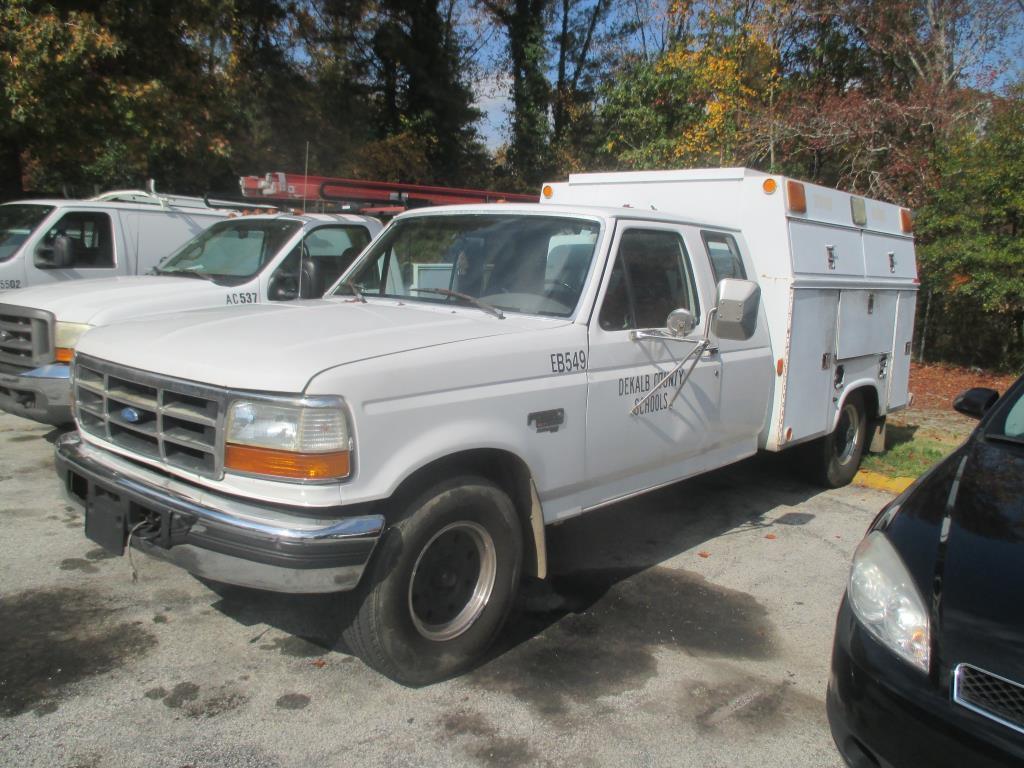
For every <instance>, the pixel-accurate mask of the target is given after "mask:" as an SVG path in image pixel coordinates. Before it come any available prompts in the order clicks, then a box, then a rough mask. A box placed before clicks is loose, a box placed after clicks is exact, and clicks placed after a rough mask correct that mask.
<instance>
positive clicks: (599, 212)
mask: <svg viewBox="0 0 1024 768" xmlns="http://www.w3.org/2000/svg"><path fill="white" fill-rule="evenodd" d="M453 213H467V214H489V215H500V214H502V213H508V214H516V215H521V214H535V215H537V216H557V215H563V216H586V217H589V218H593V219H599V220H601V221H602V222H604V221H610V220H612V219H640V220H643V221H654V222H660V223H664V224H680V225H690V226H707V227H715V228H716V229H725V230H731V231H738V230H737V228H736V226H735V225H732V224H728V223H725V222H722V221H708V220H706V219H701V220H699V221H698V220H696V219H694V218H691V217H688V216H679V215H677V214H672V213H665V212H663V211H658V210H651V209H644V208H630V207H628V206H619V207H615V206H605V205H563V204H559V203H546V204H540V203H483V204H474V205H444V206H438V207H436V208H420V209H417V210H414V211H406V212H405V213H402V214H399V215H398V216H396V217H395V219H396V220H401V219H410V218H419V217H422V216H450V215H452V214H453Z"/></svg>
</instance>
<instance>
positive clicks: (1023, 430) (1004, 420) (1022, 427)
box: [985, 386, 1024, 444]
mask: <svg viewBox="0 0 1024 768" xmlns="http://www.w3.org/2000/svg"><path fill="white" fill-rule="evenodd" d="M1003 398H1004V399H1002V400H1000V401H999V404H998V406H997V407H998V408H999V411H998V413H996V414H995V416H994V417H993V419H992V421H991V423H990V424H989V426H988V429H987V430H986V432H985V435H986V437H989V438H995V439H997V440H1006V441H1009V442H1014V443H1021V444H1024V386H1019V387H1016V388H1014V389H1011V390H1010V391H1009V392H1007V393H1006V395H1004V396H1003Z"/></svg>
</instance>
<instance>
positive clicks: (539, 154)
mask: <svg viewBox="0 0 1024 768" xmlns="http://www.w3.org/2000/svg"><path fill="white" fill-rule="evenodd" d="M550 2H551V0H479V3H480V5H481V6H482V7H483V8H484V9H485V10H486V11H487V12H488V13H489V14H490V15H491V17H492V18H493V19H494V20H495V21H496V22H497V23H498V24H499V25H500V26H501V27H502V28H503V29H504V31H505V34H506V37H507V39H508V56H509V61H510V64H511V67H510V68H511V70H512V141H511V143H510V146H509V148H508V153H507V157H508V162H509V166H510V168H509V175H510V177H511V180H512V182H513V184H514V185H515V186H518V187H520V188H523V189H532V188H535V187H536V186H537V184H539V183H540V182H541V181H543V179H544V178H546V177H547V175H548V174H549V173H550V170H551V159H550V144H549V137H550V127H549V122H548V110H549V108H550V105H551V89H550V86H549V84H548V80H547V77H546V76H545V70H546V67H547V62H548V55H549V51H548V47H547V29H546V27H545V21H544V20H545V17H546V14H547V12H548V9H549V7H550Z"/></svg>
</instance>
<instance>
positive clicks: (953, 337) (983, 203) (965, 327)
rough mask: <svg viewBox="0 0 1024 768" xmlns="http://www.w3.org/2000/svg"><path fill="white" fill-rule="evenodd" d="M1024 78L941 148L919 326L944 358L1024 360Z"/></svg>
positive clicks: (920, 233) (922, 257)
mask: <svg viewBox="0 0 1024 768" xmlns="http://www.w3.org/2000/svg"><path fill="white" fill-rule="evenodd" d="M1022 96H1024V87H1018V89H1016V91H1015V93H1013V94H1012V96H1011V97H1010V98H1008V99H1003V100H999V101H997V102H996V104H995V106H994V108H993V112H992V114H991V116H990V118H989V119H988V120H987V121H986V123H985V125H984V127H983V128H982V129H981V130H963V131H961V132H960V133H959V134H958V135H957V136H955V137H954V138H953V139H952V140H951V141H950V142H949V143H948V144H947V145H945V146H943V147H942V148H941V150H940V152H939V155H938V160H937V171H938V177H939V179H940V181H939V183H938V184H937V185H936V186H935V187H934V188H933V189H931V190H929V192H928V199H927V202H926V203H925V204H924V205H923V206H922V207H921V208H920V210H919V213H918V220H917V223H916V225H915V229H916V230H917V237H918V242H919V247H918V259H919V270H918V271H919V272H920V274H921V278H922V280H921V283H922V285H921V287H922V291H921V300H920V302H919V304H920V306H919V321H918V329H919V331H918V334H919V338H920V333H921V330H923V328H924V327H925V323H926V320H925V313H927V324H928V328H929V331H928V334H927V336H925V337H924V338H923V339H922V340H921V341H922V343H923V344H924V345H925V351H926V353H928V354H929V355H930V356H931V357H933V358H935V359H945V360H955V361H957V362H962V363H965V364H971V365H987V366H994V367H998V368H1004V369H1007V370H1020V369H1021V368H1022V367H1024V98H1021V97H1022Z"/></svg>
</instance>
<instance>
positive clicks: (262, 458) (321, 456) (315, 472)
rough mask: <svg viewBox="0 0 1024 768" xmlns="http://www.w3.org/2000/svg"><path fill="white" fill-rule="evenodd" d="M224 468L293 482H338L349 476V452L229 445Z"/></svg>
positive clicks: (225, 453)
mask: <svg viewBox="0 0 1024 768" xmlns="http://www.w3.org/2000/svg"><path fill="white" fill-rule="evenodd" d="M224 468H225V469H229V470H235V471H236V472H246V473H248V474H251V475H266V476H269V477H284V478H288V479H289V480H336V479H340V478H344V477H348V473H349V452H348V451H333V452H331V453H293V452H292V451H279V450H276V449H273V448H255V447H252V446H248V445H235V444H233V443H228V444H227V445H225V446H224Z"/></svg>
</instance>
